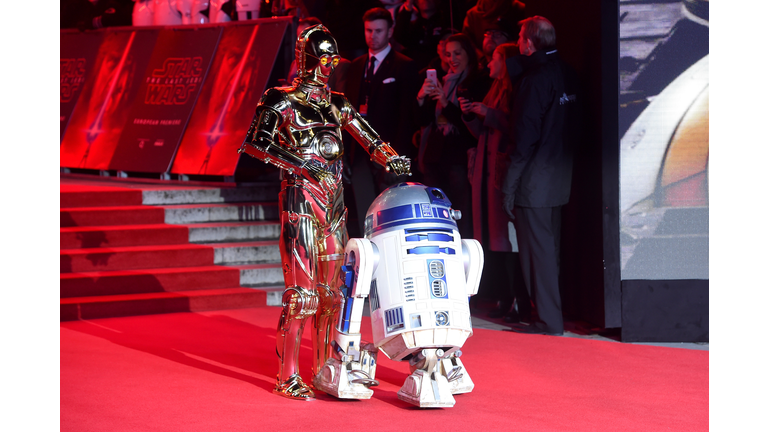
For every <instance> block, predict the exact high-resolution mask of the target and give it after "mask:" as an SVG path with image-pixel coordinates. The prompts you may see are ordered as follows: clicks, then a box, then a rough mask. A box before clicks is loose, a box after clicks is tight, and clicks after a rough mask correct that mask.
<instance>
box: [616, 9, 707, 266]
mask: <svg viewBox="0 0 768 432" xmlns="http://www.w3.org/2000/svg"><path fill="white" fill-rule="evenodd" d="M619 20H620V23H619V37H620V43H619V47H620V48H619V49H620V60H619V83H620V96H619V103H620V106H619V134H620V137H621V144H620V146H621V147H620V168H619V169H620V198H619V201H620V211H621V219H620V224H621V240H620V242H621V278H622V280H628V279H664V280H671V279H709V169H708V168H709V1H708V0H683V1H678V2H670V1H662V0H659V1H655V2H653V1H645V2H624V1H622V2H621V3H620V5H619Z"/></svg>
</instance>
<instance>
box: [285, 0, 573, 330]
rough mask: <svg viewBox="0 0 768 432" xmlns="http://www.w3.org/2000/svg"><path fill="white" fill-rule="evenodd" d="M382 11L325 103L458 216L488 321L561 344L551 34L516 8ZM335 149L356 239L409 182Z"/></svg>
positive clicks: (498, 3) (557, 87)
mask: <svg viewBox="0 0 768 432" xmlns="http://www.w3.org/2000/svg"><path fill="white" fill-rule="evenodd" d="M385 3H386V4H385V5H383V6H384V7H375V8H371V9H368V10H367V11H365V13H364V14H363V15H362V17H361V18H360V21H361V22H362V24H363V32H362V33H363V35H364V41H365V45H366V48H367V52H363V53H359V55H357V56H356V57H354V58H350V59H349V60H350V62H351V63H350V65H349V67H348V68H345V67H342V68H341V69H340V71H339V72H338V73H340V74H341V75H342V76H343V77H342V78H341V79H339V80H338V81H336V82H335V83H334V84H332V85H331V88H332V90H335V91H340V92H342V93H344V94H345V95H346V96H347V98H348V99H349V100H350V102H351V103H352V104H353V105H354V106H355V108H356V109H357V110H358V111H359V112H360V113H361V114H362V115H363V116H364V117H365V118H366V120H367V121H368V122H369V123H370V124H371V125H372V126H373V128H374V129H375V130H377V131H379V133H380V134H381V135H382V138H383V139H384V140H385V141H387V142H390V143H391V145H392V147H393V148H394V149H395V150H396V151H397V152H398V153H399V154H402V155H406V156H408V157H409V158H411V159H412V161H413V163H412V166H413V171H414V173H413V177H411V178H410V179H409V180H413V181H419V182H422V183H424V184H427V185H429V186H434V187H439V188H441V189H442V190H443V191H445V192H446V194H447V195H448V197H449V198H450V199H451V201H452V203H453V206H454V208H456V209H459V210H461V211H462V216H463V217H462V218H461V219H460V220H459V221H458V226H459V231H460V234H461V236H462V237H463V238H474V239H477V240H479V241H480V242H481V243H482V245H483V248H484V251H485V257H486V266H485V268H484V277H483V282H482V284H481V288H480V290H481V291H480V292H481V293H483V294H485V297H486V298H490V299H494V300H496V301H497V306H496V308H495V309H493V310H492V311H490V312H489V315H490V316H491V317H494V318H503V320H504V321H506V322H508V323H511V324H512V327H513V330H515V331H520V332H524V333H543V334H555V335H559V334H562V333H563V331H564V326H563V318H562V308H561V302H560V294H559V280H558V278H559V253H560V251H559V238H560V210H561V207H562V206H563V205H564V204H566V203H567V202H568V198H569V194H570V182H571V172H572V164H573V162H572V161H573V146H574V144H575V142H576V141H577V135H576V133H577V130H578V128H577V120H576V119H577V118H578V115H577V112H576V111H575V105H576V99H577V98H576V90H575V88H576V84H575V82H574V80H573V76H574V73H573V72H572V71H571V70H570V68H568V67H567V65H565V64H564V63H562V61H560V59H559V57H558V54H557V50H556V48H555V31H554V27H553V26H552V24H551V22H549V21H548V20H547V19H546V18H543V17H538V16H537V17H527V16H526V12H525V5H524V4H523V3H522V2H519V1H516V0H480V1H477V2H476V4H474V5H472V6H471V7H469V6H470V5H467V4H465V3H463V2H460V1H454V2H449V1H441V0H413V1H406V2H403V1H387V2H385ZM457 6H458V7H457ZM457 16H458V17H460V19H461V21H460V22H461V23H462V25H461V31H458V30H456V27H458V26H455V25H454V24H455V23H456V17H457ZM318 21H319V20H318ZM300 24H306V25H312V24H317V21H316V20H314V19H312V21H310V19H309V18H307V19H302V20H301V21H300ZM329 28H330V30H331V31H332V32H333V31H334V30H333V28H332V27H330V25H329ZM301 30H302V27H301V25H300V28H299V31H301ZM338 42H339V46H340V47H343V46H344V43H345V41H344V40H343V39H341V40H339V41H338ZM342 52H343V50H342ZM334 85H335V86H336V87H334ZM345 147H346V151H347V155H346V157H347V166H348V167H350V170H349V171H350V172H349V178H350V181H349V183H348V189H349V191H348V199H347V202H348V203H349V204H350V207H351V208H350V215H351V217H350V227H349V229H350V234H351V235H352V236H355V235H361V234H362V233H363V226H362V222H363V219H364V217H365V211H366V209H367V206H368V205H369V204H370V203H371V202H372V200H373V199H374V198H375V197H376V196H377V194H378V193H380V192H382V191H383V190H384V189H386V188H387V187H388V186H390V185H393V184H396V183H399V182H401V181H404V180H406V179H405V178H402V177H396V176H393V175H390V174H388V173H386V172H385V171H383V170H381V169H379V168H377V167H375V166H373V165H372V164H371V163H370V161H368V160H367V159H366V158H360V157H359V154H358V155H356V154H355V150H356V147H357V146H356V145H355V143H354V142H352V141H351V139H350V138H347V139H346V140H345ZM358 153H360V152H358ZM356 156H357V157H356ZM352 203H354V204H352ZM355 213H356V214H355ZM521 323H522V324H521Z"/></svg>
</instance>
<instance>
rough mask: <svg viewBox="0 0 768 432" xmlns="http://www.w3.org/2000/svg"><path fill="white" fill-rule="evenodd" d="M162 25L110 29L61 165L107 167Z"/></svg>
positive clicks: (66, 141) (63, 149) (69, 133)
mask: <svg viewBox="0 0 768 432" xmlns="http://www.w3.org/2000/svg"><path fill="white" fill-rule="evenodd" d="M157 35H158V30H152V29H142V30H136V29H133V30H131V29H119V30H107V31H105V32H104V35H103V42H102V43H101V46H100V47H99V52H98V54H97V55H96V60H95V62H94V70H93V72H92V73H91V75H90V77H89V79H88V80H86V81H85V85H84V87H83V90H82V94H81V95H80V99H81V101H80V103H78V104H77V106H75V109H74V111H73V112H72V118H71V119H70V121H69V126H67V130H66V131H65V132H64V139H63V140H62V143H61V151H60V158H61V159H60V160H61V166H62V167H68V168H87V169H98V170H106V169H109V162H110V160H111V159H112V154H113V153H114V151H115V149H116V148H117V143H118V140H119V139H120V134H121V132H122V130H123V127H124V126H125V122H126V120H127V118H128V113H129V110H130V108H131V104H132V103H133V100H134V99H135V98H136V95H137V94H138V92H139V87H140V86H141V79H142V78H143V76H144V71H145V70H146V68H147V63H148V62H149V58H150V54H151V53H152V49H153V47H154V46H155V40H156V39H157Z"/></svg>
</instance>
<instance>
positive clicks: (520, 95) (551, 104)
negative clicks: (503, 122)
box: [502, 51, 581, 207]
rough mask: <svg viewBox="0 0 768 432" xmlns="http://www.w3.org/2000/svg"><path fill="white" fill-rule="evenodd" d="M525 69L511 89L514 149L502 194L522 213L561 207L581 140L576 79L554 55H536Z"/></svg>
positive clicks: (567, 193) (569, 190) (568, 68)
mask: <svg viewBox="0 0 768 432" xmlns="http://www.w3.org/2000/svg"><path fill="white" fill-rule="evenodd" d="M526 63H527V64H528V65H527V69H526V70H525V72H523V75H522V77H521V78H520V80H519V81H518V83H517V84H516V86H515V89H514V98H513V102H512V113H511V121H510V123H511V125H512V140H513V142H514V145H515V148H514V151H513V153H512V155H511V158H510V166H509V169H508V170H507V174H506V177H505V179H504V185H503V186H502V191H503V192H504V193H505V194H507V195H513V196H514V197H515V205H517V206H520V207H556V206H561V205H564V204H566V203H568V199H569V197H570V193H571V173H572V171H573V152H574V147H575V145H576V143H577V142H578V138H579V137H578V134H579V126H578V118H579V112H578V104H579V103H580V100H577V97H576V93H577V90H576V86H577V83H576V78H575V76H576V74H575V72H574V71H573V70H572V69H571V68H570V67H569V66H568V65H567V64H565V63H564V62H563V61H562V60H560V56H559V55H558V54H557V52H553V53H550V54H547V53H545V52H544V51H536V52H535V53H533V55H531V56H530V59H529V60H528V61H526ZM580 97H581V96H579V98H580Z"/></svg>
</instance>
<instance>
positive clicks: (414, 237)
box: [365, 183, 482, 360]
mask: <svg viewBox="0 0 768 432" xmlns="http://www.w3.org/2000/svg"><path fill="white" fill-rule="evenodd" d="M460 217H461V216H460V213H459V212H458V211H455V210H453V209H451V202H450V201H449V200H448V198H447V197H446V196H445V194H444V193H443V191H442V190H440V189H438V188H431V187H427V186H424V185H422V184H419V183H401V184H399V185H396V186H392V187H390V188H389V189H387V190H386V191H384V192H383V193H382V194H381V195H379V197H378V198H377V199H376V200H375V201H374V202H373V204H372V205H371V206H370V208H369V209H368V213H367V214H366V219H365V237H366V238H367V239H369V240H370V241H371V242H372V243H374V244H375V245H376V247H377V248H378V251H379V263H378V266H377V268H376V271H375V273H374V275H373V280H372V282H371V290H370V294H369V304H370V308H371V324H372V327H373V339H374V344H375V345H376V346H377V347H378V348H379V349H380V350H381V351H382V352H384V354H385V355H386V356H387V357H389V358H391V359H393V360H403V359H408V358H410V355H412V354H414V353H417V352H419V351H420V350H422V349H425V348H440V349H442V350H443V351H444V352H445V353H446V355H448V354H450V353H451V352H453V351H455V350H456V349H458V348H460V347H461V346H462V345H463V344H464V342H465V341H466V339H467V338H468V337H469V336H471V335H472V322H471V319H470V312H469V296H470V295H473V294H475V293H476V291H477V287H476V282H477V281H476V280H475V281H472V284H473V285H474V286H470V287H468V286H467V274H468V272H467V268H466V267H465V266H467V265H469V264H468V263H467V262H465V261H466V260H465V257H466V256H467V254H466V253H465V251H463V250H462V247H463V245H462V240H461V237H460V236H459V231H458V227H457V225H456V219H459V218H460ZM480 260H482V257H481V258H480ZM479 265H480V266H482V262H481V263H480V264H479ZM476 273H477V277H476V279H478V280H479V271H478V272H476Z"/></svg>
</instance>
